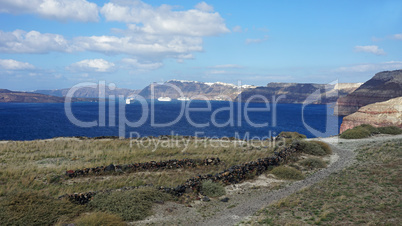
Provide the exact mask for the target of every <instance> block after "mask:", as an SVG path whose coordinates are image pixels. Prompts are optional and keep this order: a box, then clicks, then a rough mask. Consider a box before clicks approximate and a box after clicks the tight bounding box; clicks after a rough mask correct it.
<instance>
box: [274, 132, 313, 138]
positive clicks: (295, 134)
mask: <svg viewBox="0 0 402 226" xmlns="http://www.w3.org/2000/svg"><path fill="white" fill-rule="evenodd" d="M278 137H283V138H288V139H304V138H307V137H306V135H303V134H300V133H298V132H281V133H280V134H279V135H278Z"/></svg>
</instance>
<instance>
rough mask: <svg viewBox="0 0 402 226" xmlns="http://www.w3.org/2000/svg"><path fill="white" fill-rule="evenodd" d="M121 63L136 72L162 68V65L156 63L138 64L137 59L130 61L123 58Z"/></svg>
mask: <svg viewBox="0 0 402 226" xmlns="http://www.w3.org/2000/svg"><path fill="white" fill-rule="evenodd" d="M122 62H123V63H125V64H126V65H127V66H128V67H130V68H133V69H136V70H145V71H148V70H156V69H158V68H160V67H162V65H163V64H162V63H160V62H157V63H140V62H138V60H137V59H130V58H124V59H122Z"/></svg>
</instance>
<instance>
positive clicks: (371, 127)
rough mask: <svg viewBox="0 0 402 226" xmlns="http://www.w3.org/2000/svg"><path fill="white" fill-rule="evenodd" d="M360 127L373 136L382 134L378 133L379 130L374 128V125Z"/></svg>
mask: <svg viewBox="0 0 402 226" xmlns="http://www.w3.org/2000/svg"><path fill="white" fill-rule="evenodd" d="M360 127H361V128H363V129H366V130H368V131H369V132H370V134H371V135H373V134H379V133H380V132H379V131H378V128H376V127H374V126H372V125H369V124H361V125H360Z"/></svg>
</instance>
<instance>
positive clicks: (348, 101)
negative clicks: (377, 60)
mask: <svg viewBox="0 0 402 226" xmlns="http://www.w3.org/2000/svg"><path fill="white" fill-rule="evenodd" d="M400 96H402V70H395V71H384V72H380V73H377V74H376V75H375V76H374V77H373V78H372V79H370V80H368V81H367V82H365V83H364V84H363V85H361V86H360V87H359V88H358V89H356V90H355V91H354V92H353V93H351V94H349V95H347V96H346V97H343V98H339V99H338V101H337V106H336V108H335V114H337V115H349V114H352V113H354V112H356V111H357V110H358V109H359V108H361V107H363V106H366V105H368V104H372V103H376V102H382V101H386V100H389V99H392V98H396V97H400Z"/></svg>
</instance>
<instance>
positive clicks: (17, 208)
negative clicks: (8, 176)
mask: <svg viewBox="0 0 402 226" xmlns="http://www.w3.org/2000/svg"><path fill="white" fill-rule="evenodd" d="M83 210H84V207H83V206H80V205H75V204H72V203H70V202H68V201H64V200H57V199H54V198H51V197H48V196H45V195H41V194H38V193H36V192H19V193H10V194H8V195H7V196H5V197H3V198H2V200H1V203H0V222H1V224H2V225H26V224H29V225H53V224H55V223H56V222H57V221H58V219H60V218H65V219H71V218H73V217H75V216H78V214H79V213H80V212H82V211H83Z"/></svg>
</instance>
